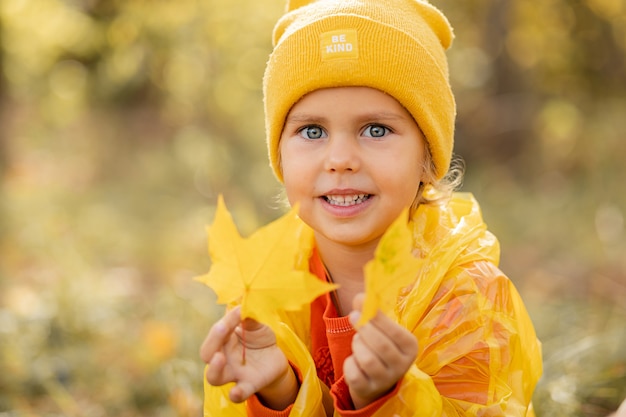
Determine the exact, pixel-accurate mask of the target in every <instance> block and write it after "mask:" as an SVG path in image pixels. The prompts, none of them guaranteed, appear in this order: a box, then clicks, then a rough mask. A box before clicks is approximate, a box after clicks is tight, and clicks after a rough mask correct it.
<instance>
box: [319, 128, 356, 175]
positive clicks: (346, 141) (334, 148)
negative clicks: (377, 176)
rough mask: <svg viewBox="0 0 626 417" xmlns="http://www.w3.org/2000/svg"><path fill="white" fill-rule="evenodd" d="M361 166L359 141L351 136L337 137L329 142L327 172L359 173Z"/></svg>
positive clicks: (326, 162)
mask: <svg viewBox="0 0 626 417" xmlns="http://www.w3.org/2000/svg"><path fill="white" fill-rule="evenodd" d="M360 166H361V158H360V155H359V144H358V140H357V139H355V138H352V137H350V136H349V135H335V136H334V137H331V138H330V140H329V141H328V145H327V149H326V161H325V167H326V170H327V171H331V172H344V171H357V170H358V169H359V168H360Z"/></svg>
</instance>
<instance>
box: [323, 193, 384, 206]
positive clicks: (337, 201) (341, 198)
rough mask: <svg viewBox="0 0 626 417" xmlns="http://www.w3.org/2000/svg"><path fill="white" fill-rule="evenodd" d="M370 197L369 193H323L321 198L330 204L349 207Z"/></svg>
mask: <svg viewBox="0 0 626 417" xmlns="http://www.w3.org/2000/svg"><path fill="white" fill-rule="evenodd" d="M371 197H372V195H371V194H354V195H325V196H322V198H323V199H324V200H325V201H326V202H327V203H328V204H330V205H333V206H341V207H349V206H356V205H357V204H361V203H363V202H364V201H367V200H368V199H370V198H371Z"/></svg>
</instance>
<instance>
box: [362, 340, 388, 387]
mask: <svg viewBox="0 0 626 417" xmlns="http://www.w3.org/2000/svg"><path fill="white" fill-rule="evenodd" d="M361 339H362V338H361V336H360V335H359V334H356V335H355V336H354V338H353V340H352V358H353V360H354V361H355V364H356V365H357V366H358V368H359V369H360V370H361V373H362V374H363V375H364V376H365V377H366V378H367V379H369V380H370V381H382V380H385V381H386V380H387V379H388V378H389V377H390V376H393V371H392V369H390V367H389V366H390V365H389V364H388V363H387V362H390V360H389V358H385V357H383V356H384V355H380V356H379V353H378V351H376V350H374V349H372V348H371V347H369V346H368V345H367V344H366V343H363V341H362V340H361ZM392 355H393V353H392Z"/></svg>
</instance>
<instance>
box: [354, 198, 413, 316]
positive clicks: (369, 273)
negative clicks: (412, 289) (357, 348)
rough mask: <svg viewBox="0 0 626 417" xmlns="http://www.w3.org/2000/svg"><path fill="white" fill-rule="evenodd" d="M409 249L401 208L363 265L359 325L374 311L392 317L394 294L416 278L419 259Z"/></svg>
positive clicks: (405, 223) (405, 215)
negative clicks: (363, 297) (362, 295)
mask: <svg viewBox="0 0 626 417" xmlns="http://www.w3.org/2000/svg"><path fill="white" fill-rule="evenodd" d="M412 251H413V238H412V235H411V231H410V229H409V227H408V209H405V210H404V211H403V212H402V213H401V214H400V216H399V217H398V218H397V219H396V220H395V221H394V222H393V223H392V224H391V225H390V226H389V228H388V229H387V231H386V232H385V234H384V235H383V237H382V238H381V239H380V242H379V243H378V246H377V247H376V252H375V253H374V259H372V260H371V261H369V262H368V263H367V264H365V267H364V275H365V300H364V302H363V310H362V311H361V318H360V319H359V322H358V325H359V326H361V325H364V324H365V323H367V322H368V321H369V320H370V319H372V318H373V317H374V316H375V315H376V313H377V311H378V310H381V311H382V312H383V313H385V314H387V315H388V316H390V317H394V315H395V312H394V308H395V305H396V301H397V298H398V293H399V292H400V290H401V289H402V288H404V287H406V286H407V285H409V284H410V283H411V282H413V280H414V279H415V278H416V277H417V271H418V269H419V265H420V263H421V262H422V261H421V259H418V258H415V257H414V256H413V255H412Z"/></svg>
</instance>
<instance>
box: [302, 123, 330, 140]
mask: <svg viewBox="0 0 626 417" xmlns="http://www.w3.org/2000/svg"><path fill="white" fill-rule="evenodd" d="M299 133H300V136H302V137H304V138H306V139H320V138H325V137H326V132H324V129H322V128H321V127H319V126H305V127H303V128H302V129H300V132H299Z"/></svg>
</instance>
